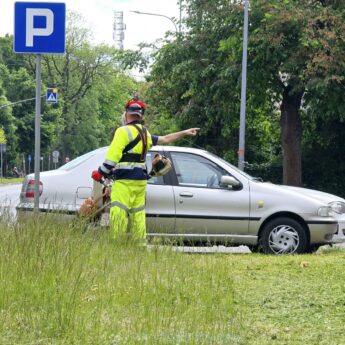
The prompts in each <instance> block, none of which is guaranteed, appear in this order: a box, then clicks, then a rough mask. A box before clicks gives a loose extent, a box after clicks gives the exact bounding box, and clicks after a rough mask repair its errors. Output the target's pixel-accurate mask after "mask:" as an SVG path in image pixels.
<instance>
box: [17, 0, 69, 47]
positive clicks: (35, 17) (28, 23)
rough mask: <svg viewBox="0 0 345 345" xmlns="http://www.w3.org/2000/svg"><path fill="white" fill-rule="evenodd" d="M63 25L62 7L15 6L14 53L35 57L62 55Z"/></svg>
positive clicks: (52, 5)
mask: <svg viewBox="0 0 345 345" xmlns="http://www.w3.org/2000/svg"><path fill="white" fill-rule="evenodd" d="M65 22H66V6H65V4H64V3H51V2H16V3H15V4H14V51H15V52H16V53H36V54H45V53H50V54H59V53H64V52H65Z"/></svg>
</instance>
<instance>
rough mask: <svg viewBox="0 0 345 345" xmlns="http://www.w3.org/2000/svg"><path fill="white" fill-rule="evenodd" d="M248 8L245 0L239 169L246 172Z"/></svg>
mask: <svg viewBox="0 0 345 345" xmlns="http://www.w3.org/2000/svg"><path fill="white" fill-rule="evenodd" d="M248 8H249V0H244V24H243V52H242V83H241V113H240V134H239V148H238V167H239V169H240V170H242V171H243V170H244V152H245V151H244V148H245V129H246V96H247V92H246V91H247V47H248Z"/></svg>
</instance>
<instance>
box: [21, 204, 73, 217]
mask: <svg viewBox="0 0 345 345" xmlns="http://www.w3.org/2000/svg"><path fill="white" fill-rule="evenodd" d="M38 208H39V212H40V213H54V214H59V215H61V216H63V217H64V218H65V217H66V218H74V217H75V216H76V215H77V212H78V210H77V209H76V208H75V206H66V207H64V208H62V207H61V206H60V205H59V207H54V206H52V205H48V204H39V206H38ZM16 211H17V215H18V217H21V216H26V217H29V216H32V215H33V211H34V204H33V203H19V204H18V205H17V207H16Z"/></svg>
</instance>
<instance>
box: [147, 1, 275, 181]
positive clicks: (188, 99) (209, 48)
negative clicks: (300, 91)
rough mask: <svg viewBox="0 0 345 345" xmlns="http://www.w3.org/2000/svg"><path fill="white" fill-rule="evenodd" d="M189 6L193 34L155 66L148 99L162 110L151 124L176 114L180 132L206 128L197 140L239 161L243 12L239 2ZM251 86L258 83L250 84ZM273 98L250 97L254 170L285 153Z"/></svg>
mask: <svg viewBox="0 0 345 345" xmlns="http://www.w3.org/2000/svg"><path fill="white" fill-rule="evenodd" d="M185 6H186V7H187V12H188V18H187V19H186V25H187V26H188V31H187V33H185V34H184V35H183V37H179V38H178V39H176V41H174V42H172V43H170V44H167V45H165V46H164V47H163V48H162V49H160V50H159V52H158V54H157V56H156V61H155V63H154V65H153V67H152V71H151V75H150V78H149V81H150V88H149V90H148V92H147V95H148V100H149V104H151V107H152V105H154V107H155V108H156V109H157V111H154V112H153V114H152V115H151V121H152V122H153V123H156V124H157V126H160V125H161V118H162V116H163V119H164V122H166V119H168V118H169V117H167V115H165V114H170V123H171V124H175V126H177V127H178V128H180V129H182V128H185V127H201V131H200V135H198V137H197V138H195V139H193V142H195V144H196V145H197V146H200V147H203V148H205V149H207V150H210V151H212V152H215V153H217V154H219V155H221V156H223V157H225V158H226V159H228V160H229V161H232V162H233V163H235V162H236V161H237V159H238V158H237V149H238V132H239V113H240V77H241V58H242V26H243V12H242V11H241V8H240V7H239V6H237V5H236V3H233V2H229V1H221V0H218V1H212V2H209V1H187V2H186V4H185ZM249 87H250V88H252V87H253V89H255V88H257V87H258V85H255V83H254V82H249ZM271 99H272V96H271V95H270V94H269V93H268V92H267V93H265V92H264V93H261V94H260V95H259V94H258V93H257V92H252V93H249V96H248V102H247V118H246V125H247V129H248V130H247V137H246V142H247V153H246V158H247V160H249V161H250V162H251V165H250V166H251V167H253V163H257V164H259V165H260V164H263V163H267V162H268V161H270V160H271V159H273V157H272V156H273V155H275V154H276V152H277V151H279V149H277V148H276V147H277V144H278V135H277V131H276V130H277V126H276V122H275V121H277V116H275V115H274V114H275V112H274V106H273V105H272V103H271ZM150 114H151V113H150ZM183 144H184V145H185V144H187V145H188V143H186V142H184V143H183ZM258 152H260V155H258V154H257V153H258ZM265 170H266V171H268V170H267V169H265ZM268 175H269V174H268Z"/></svg>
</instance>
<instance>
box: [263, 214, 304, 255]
mask: <svg viewBox="0 0 345 345" xmlns="http://www.w3.org/2000/svg"><path fill="white" fill-rule="evenodd" d="M259 243H260V247H261V250H262V251H263V252H264V253H266V254H275V255H284V254H300V253H305V252H307V250H308V248H309V246H308V238H307V234H306V231H305V229H304V228H303V226H302V225H301V224H300V223H299V222H298V221H296V220H294V219H292V218H287V217H279V218H276V219H273V220H271V221H270V222H268V223H267V224H266V225H265V227H264V229H263V231H262V233H261V236H260V239H259Z"/></svg>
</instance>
